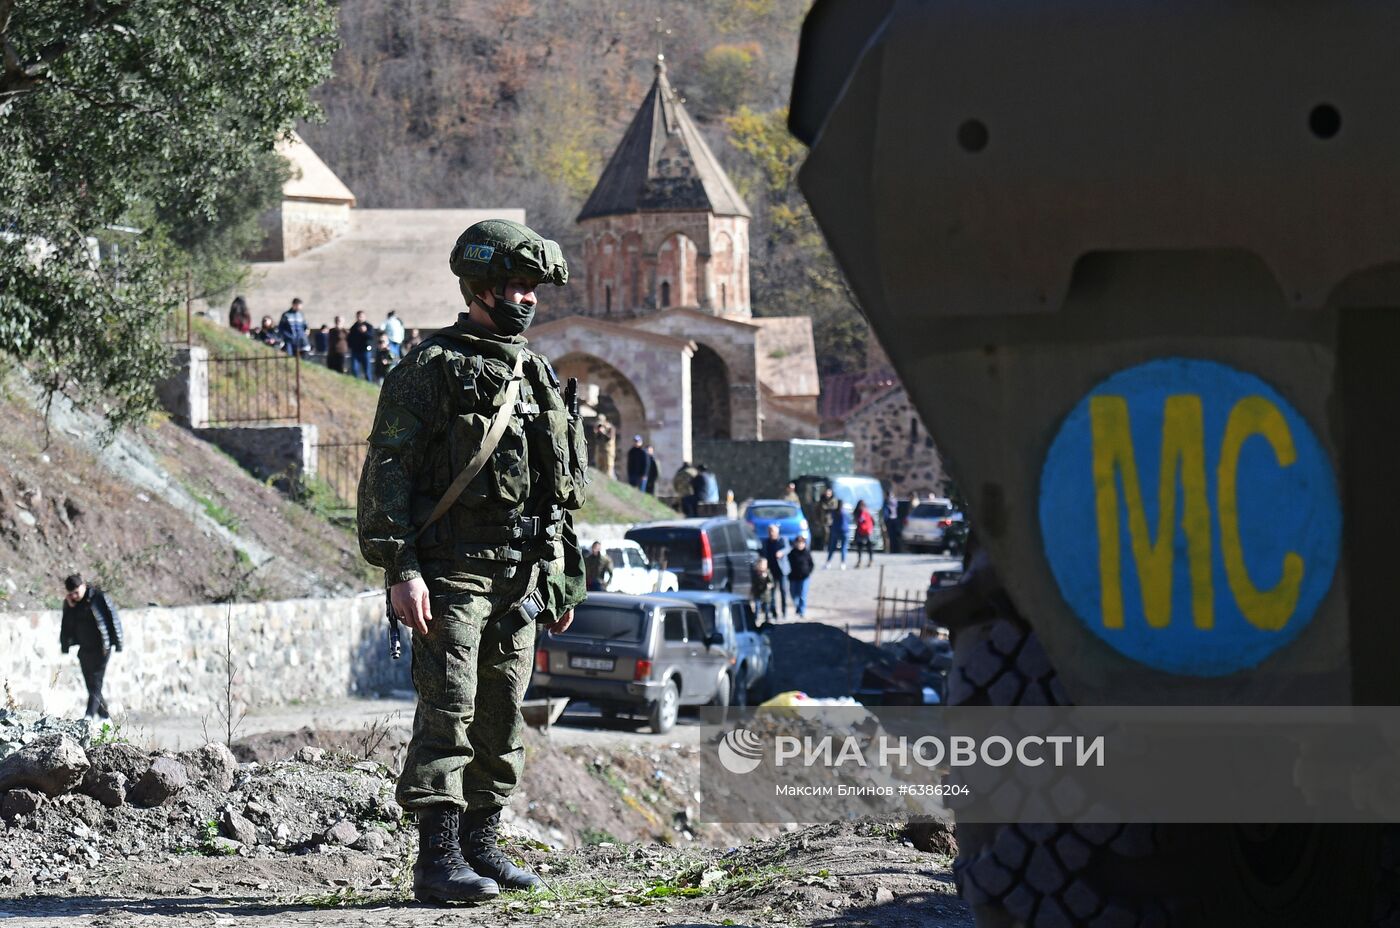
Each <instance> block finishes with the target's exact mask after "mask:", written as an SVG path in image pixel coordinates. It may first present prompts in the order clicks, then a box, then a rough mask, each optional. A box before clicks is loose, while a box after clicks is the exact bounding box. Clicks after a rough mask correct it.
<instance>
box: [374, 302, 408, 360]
mask: <svg viewBox="0 0 1400 928" xmlns="http://www.w3.org/2000/svg"><path fill="white" fill-rule="evenodd" d="M379 331H381V332H383V333H384V335H385V336H386V337H387V338H388V339H389V350H390V351H391V352H393V354H394V360H395V361H397V360H398V359H399V358H401V357H403V334H404V333H403V320H402V319H400V318H399V314H398V311H397V310H393V309H391V310H389V315H388V316H386V317H385V318H384V324H383V325H382V326H380V327H379Z"/></svg>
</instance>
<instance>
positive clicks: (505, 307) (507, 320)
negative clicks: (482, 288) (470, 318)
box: [474, 293, 535, 335]
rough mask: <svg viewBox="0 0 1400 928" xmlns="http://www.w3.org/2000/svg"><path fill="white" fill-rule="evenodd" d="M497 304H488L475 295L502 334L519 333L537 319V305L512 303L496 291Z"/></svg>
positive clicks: (477, 301) (478, 303)
mask: <svg viewBox="0 0 1400 928" xmlns="http://www.w3.org/2000/svg"><path fill="white" fill-rule="evenodd" d="M493 296H495V297H496V300H495V302H496V305H495V306H488V305H486V303H485V302H484V301H483V300H482V299H481V298H480V297H474V299H475V301H476V303H477V305H479V306H480V307H481V308H482V309H484V310H486V315H488V316H490V317H491V321H492V322H494V323H495V324H496V331H497V332H499V333H500V334H502V335H519V334H521V333H522V332H524V331H525V330H526V329H528V328H529V327H530V323H531V322H533V321H534V319H535V307H534V306H531V305H529V304H526V303H512V302H511V301H510V300H507V299H506V298H505V297H504V296H502V295H501V294H500V293H495V294H493Z"/></svg>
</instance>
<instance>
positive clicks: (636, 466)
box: [627, 435, 647, 492]
mask: <svg viewBox="0 0 1400 928" xmlns="http://www.w3.org/2000/svg"><path fill="white" fill-rule="evenodd" d="M646 479H647V449H646V445H645V444H644V443H643V442H642V436H640V435H633V436H632V447H631V448H629V449H628V450H627V483H628V484H629V485H631V486H634V487H636V488H637V489H639V490H642V491H643V492H645V491H646Z"/></svg>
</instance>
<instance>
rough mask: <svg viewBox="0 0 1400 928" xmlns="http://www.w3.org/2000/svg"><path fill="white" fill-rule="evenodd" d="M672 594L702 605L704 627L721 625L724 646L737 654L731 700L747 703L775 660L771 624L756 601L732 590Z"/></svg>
mask: <svg viewBox="0 0 1400 928" xmlns="http://www.w3.org/2000/svg"><path fill="white" fill-rule="evenodd" d="M669 598H670V599H679V600H684V601H686V602H690V603H694V604H695V605H696V606H697V607H699V609H700V620H701V621H702V622H704V623H705V630H706V631H707V632H708V631H713V630H716V629H718V630H719V632H720V633H721V634H723V635H724V640H725V646H726V647H729V648H732V649H733V650H734V651H735V653H736V654H737V655H738V660H737V661H736V662H735V665H734V672H733V674H732V675H731V680H732V682H733V684H734V690H733V692H732V693H731V694H730V697H729V704H730V705H733V706H747V705H748V704H749V700H750V698H752V697H753V696H754V695H756V694H758V693H760V692H761V691H762V689H763V688H765V687H766V686H767V683H768V669H769V667H770V665H771V664H772V661H773V646H772V645H771V644H770V643H769V641H768V635H767V634H766V632H765V630H766V629H767V628H768V627H769V626H768V625H766V624H765V625H763V626H760V625H759V624H758V617H757V616H756V615H755V614H754V610H753V604H752V603H750V602H749V601H748V600H747V599H744V597H742V596H735V595H734V594H733V593H706V592H703V591H700V590H683V591H681V592H679V593H673V594H671V596H670V597H669Z"/></svg>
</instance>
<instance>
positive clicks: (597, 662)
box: [569, 654, 614, 670]
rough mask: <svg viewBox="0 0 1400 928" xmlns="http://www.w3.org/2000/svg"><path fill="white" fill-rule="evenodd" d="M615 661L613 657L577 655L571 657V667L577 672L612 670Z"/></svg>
mask: <svg viewBox="0 0 1400 928" xmlns="http://www.w3.org/2000/svg"><path fill="white" fill-rule="evenodd" d="M613 663H614V659H613V658H611V657H580V656H579V655H577V654H570V655H569V666H570V667H572V668H574V669H575V670H612V669H613Z"/></svg>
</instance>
